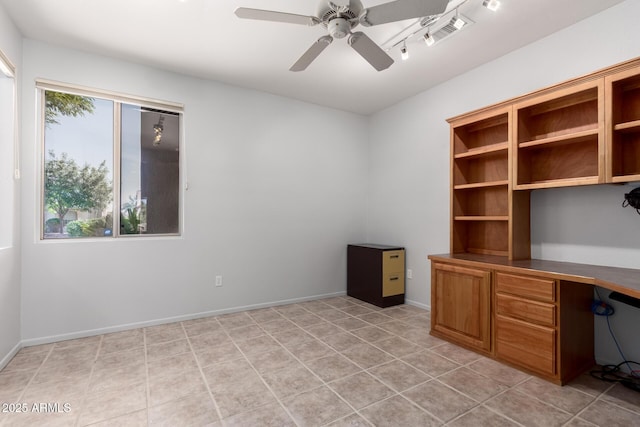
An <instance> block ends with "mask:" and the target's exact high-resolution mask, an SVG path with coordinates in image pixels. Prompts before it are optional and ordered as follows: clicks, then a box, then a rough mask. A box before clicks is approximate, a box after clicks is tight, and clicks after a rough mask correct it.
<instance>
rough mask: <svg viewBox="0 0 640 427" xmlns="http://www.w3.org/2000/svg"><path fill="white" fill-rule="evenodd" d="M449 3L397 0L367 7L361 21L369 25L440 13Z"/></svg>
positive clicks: (446, 1) (439, 0) (438, 0)
mask: <svg viewBox="0 0 640 427" xmlns="http://www.w3.org/2000/svg"><path fill="white" fill-rule="evenodd" d="M448 3H449V0H396V1H392V2H389V3H383V4H380V5H378V6H372V7H370V8H368V9H366V10H365V14H364V16H363V17H362V18H361V19H360V23H361V24H362V25H364V26H367V27H369V26H372V25H379V24H386V23H388V22H396V21H402V20H404V19H410V18H422V17H423V16H431V15H440V14H441V13H444V11H445V10H447V4H448Z"/></svg>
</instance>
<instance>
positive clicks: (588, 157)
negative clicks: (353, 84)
mask: <svg viewBox="0 0 640 427" xmlns="http://www.w3.org/2000/svg"><path fill="white" fill-rule="evenodd" d="M447 121H448V122H449V124H450V140H451V198H450V200H451V238H450V252H451V253H453V254H457V253H470V254H484V255H498V256H504V257H505V258H508V259H509V260H520V259H529V258H530V257H531V243H530V242H531V235H530V194H529V192H530V191H531V190H535V189H544V188H553V187H568V186H579V185H592V184H604V183H624V182H633V181H640V58H637V59H634V60H631V61H627V62H625V63H621V64H617V65H614V66H612V67H609V68H607V69H604V70H600V71H596V72H594V73H592V74H589V75H586V76H582V77H579V78H576V79H573V80H569V81H567V82H564V83H560V84H557V85H555V86H552V87H548V88H544V89H541V90H538V91H535V92H532V93H529V94H525V95H522V96H519V97H516V98H512V99H510V100H506V101H504V102H501V103H499V104H495V105H491V106H487V107H485V108H482V109H479V110H476V111H472V112H469V113H466V114H462V115H459V116H456V117H453V118H450V119H448V120H447Z"/></svg>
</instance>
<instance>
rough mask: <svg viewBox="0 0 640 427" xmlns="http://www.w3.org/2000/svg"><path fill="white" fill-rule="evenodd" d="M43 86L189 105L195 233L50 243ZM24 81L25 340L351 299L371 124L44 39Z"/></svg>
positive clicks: (30, 57) (189, 207)
mask: <svg viewBox="0 0 640 427" xmlns="http://www.w3.org/2000/svg"><path fill="white" fill-rule="evenodd" d="M36 78H46V79H51V80H57V81H62V82H70V83H74V84H80V85H85V86H90V87H95V88H101V89H108V90H113V91H118V92H123V93H127V94H132V95H139V96H144V97H151V98H157V99H166V100H170V101H175V102H181V103H184V105H185V114H184V127H185V143H186V160H187V161H186V165H187V167H188V170H187V175H188V176H187V179H188V182H189V190H188V191H187V192H186V193H185V208H184V216H185V219H184V224H185V225H184V228H185V231H184V234H183V236H182V238H134V239H119V240H115V239H103V240H100V241H81V242H79V241H63V242H60V241H57V242H53V241H46V242H40V241H38V233H37V225H38V224H39V218H38V216H37V213H38V204H37V203H38V198H37V194H38V180H39V175H38V172H37V171H38V161H37V159H38V153H39V150H40V148H39V141H38V140H37V137H36V121H35V114H34V111H35V108H36V106H35V96H34V95H35V89H34V79H36ZM22 82H23V94H24V96H23V97H22V102H23V106H22V112H23V150H24V154H23V158H24V167H23V169H24V170H23V180H22V181H23V182H22V192H23V211H22V212H23V241H24V243H23V267H22V291H23V297H22V318H23V327H22V338H23V340H25V343H26V344H33V343H37V342H42V341H46V340H51V339H58V338H63V337H71V336H74V335H80V334H83V333H86V331H94V332H101V331H107V330H112V329H114V328H119V327H122V326H123V325H127V324H139V323H140V322H149V321H156V320H161V319H168V318H172V317H178V318H180V317H181V316H190V315H194V314H197V313H205V312H212V311H219V310H229V309H234V308H238V307H242V306H251V305H260V304H266V303H273V302H281V301H285V300H291V299H303V298H309V297H313V296H316V295H325V294H335V293H344V292H345V289H346V245H347V244H348V243H350V242H354V241H362V240H363V239H364V237H365V231H366V230H365V224H364V222H363V221H362V218H363V217H364V216H365V208H366V189H367V175H368V171H367V167H368V163H367V156H366V153H367V137H368V134H367V126H368V119H367V118H366V117H363V116H359V115H355V114H352V113H346V112H342V111H337V110H333V109H328V108H324V107H319V106H316V105H311V104H305V103H302V102H299V101H294V100H290V99H286V98H282V97H277V96H273V95H268V94H264V93H259V92H256V91H251V90H245V89H240V88H237V87H231V86H226V85H222V84H218V83H215V82H211V81H205V80H199V79H195V78H189V77H184V76H180V75H176V74H172V73H168V72H164V71H159V70H157V69H152V68H148V67H144V66H140V65H135V64H131V63H127V62H122V61H117V60H113V59H109V58H106V57H100V56H95V55H90V54H86V53H81V52H78V51H73V50H67V49H63V48H58V47H54V46H51V45H47V44H44V43H40V42H35V41H31V40H25V41H24V70H23V79H22ZM327 125H329V126H327ZM329 128H330V129H338V130H339V131H338V132H332V133H331V134H329V133H328V130H327V129H329ZM218 274H219V275H222V276H223V279H224V285H223V287H221V288H216V287H214V276H215V275H218Z"/></svg>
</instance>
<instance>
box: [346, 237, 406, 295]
mask: <svg viewBox="0 0 640 427" xmlns="http://www.w3.org/2000/svg"><path fill="white" fill-rule="evenodd" d="M404 267H405V253H404V248H401V247H397V246H387V245H376V244H358V245H348V246H347V295H349V296H352V297H354V298H358V299H360V300H363V301H366V302H368V303H371V304H374V305H377V306H378V307H389V306H392V305H397V304H403V303H404V288H405V280H404Z"/></svg>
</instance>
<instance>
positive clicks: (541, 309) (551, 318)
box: [496, 294, 556, 327]
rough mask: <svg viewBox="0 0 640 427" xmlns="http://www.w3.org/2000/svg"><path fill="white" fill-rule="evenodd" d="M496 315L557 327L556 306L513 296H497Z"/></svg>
mask: <svg viewBox="0 0 640 427" xmlns="http://www.w3.org/2000/svg"><path fill="white" fill-rule="evenodd" d="M496 313H497V314H501V315H504V316H509V317H515V318H517V319H521V320H526V321H528V322H532V323H537V324H538V325H543V326H549V327H554V326H555V325H556V306H555V305H553V304H547V303H543V302H537V301H531V300H526V299H522V298H518V297H514V296H511V295H504V294H497V295H496Z"/></svg>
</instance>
